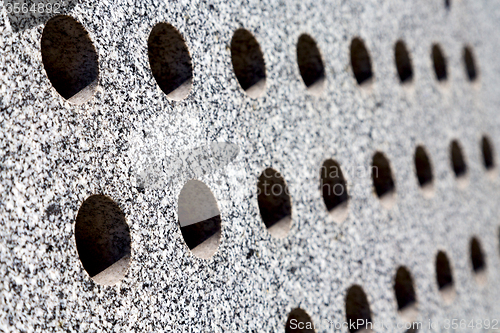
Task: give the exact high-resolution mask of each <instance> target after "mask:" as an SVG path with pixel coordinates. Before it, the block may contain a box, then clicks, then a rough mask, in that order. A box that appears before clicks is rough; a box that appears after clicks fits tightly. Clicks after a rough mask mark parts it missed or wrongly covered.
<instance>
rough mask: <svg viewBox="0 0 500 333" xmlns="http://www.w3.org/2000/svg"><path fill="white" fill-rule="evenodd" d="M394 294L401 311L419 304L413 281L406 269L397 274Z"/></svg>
mask: <svg viewBox="0 0 500 333" xmlns="http://www.w3.org/2000/svg"><path fill="white" fill-rule="evenodd" d="M394 292H395V294H396V300H397V302H398V310H399V311H401V310H404V309H406V308H408V307H410V306H413V305H415V303H416V302H417V298H416V296H415V289H414V288H413V279H412V277H411V274H410V272H409V271H408V270H407V269H406V268H405V267H400V268H399V269H398V271H397V273H396V280H395V283H394Z"/></svg>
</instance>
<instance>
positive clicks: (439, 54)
mask: <svg viewBox="0 0 500 333" xmlns="http://www.w3.org/2000/svg"><path fill="white" fill-rule="evenodd" d="M432 61H433V64H434V73H435V74H436V79H437V80H438V81H440V82H443V81H446V80H447V79H448V70H447V68H446V59H445V57H444V55H443V51H441V47H440V46H439V45H437V44H434V45H433V46H432Z"/></svg>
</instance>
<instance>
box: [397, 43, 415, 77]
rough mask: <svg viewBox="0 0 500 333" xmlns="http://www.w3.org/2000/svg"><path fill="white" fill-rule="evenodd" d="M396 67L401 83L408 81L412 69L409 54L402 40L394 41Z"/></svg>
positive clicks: (411, 74) (411, 75)
mask: <svg viewBox="0 0 500 333" xmlns="http://www.w3.org/2000/svg"><path fill="white" fill-rule="evenodd" d="M395 58H396V68H397V70H398V74H399V79H400V81H401V83H405V82H409V81H411V80H412V78H413V69H412V64H411V60H410V55H409V53H408V50H407V49H406V45H405V43H404V42H402V41H398V42H397V43H396V48H395Z"/></svg>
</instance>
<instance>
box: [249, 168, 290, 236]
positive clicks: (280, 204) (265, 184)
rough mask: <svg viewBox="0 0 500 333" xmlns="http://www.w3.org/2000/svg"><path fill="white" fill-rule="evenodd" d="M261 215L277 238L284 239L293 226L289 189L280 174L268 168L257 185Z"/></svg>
mask: <svg viewBox="0 0 500 333" xmlns="http://www.w3.org/2000/svg"><path fill="white" fill-rule="evenodd" d="M257 192H258V197H257V200H258V203H259V209H260V215H261V217H262V220H263V221H264V224H265V225H266V227H267V229H268V231H269V232H270V233H271V235H273V236H274V237H276V238H284V237H285V236H286V235H287V234H288V231H289V230H290V225H291V215H292V205H291V202H290V196H289V192H288V187H287V185H286V183H285V180H284V179H283V177H282V176H281V174H280V173H279V172H277V171H276V170H274V169H271V168H268V169H266V170H264V172H262V174H261V175H260V177H259V180H258V183H257Z"/></svg>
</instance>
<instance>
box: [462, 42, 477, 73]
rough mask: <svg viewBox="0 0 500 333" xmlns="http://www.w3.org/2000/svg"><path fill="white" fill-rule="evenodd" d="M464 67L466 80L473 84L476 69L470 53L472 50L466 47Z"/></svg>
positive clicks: (472, 55)
mask: <svg viewBox="0 0 500 333" xmlns="http://www.w3.org/2000/svg"><path fill="white" fill-rule="evenodd" d="M463 57H464V66H465V72H466V74H467V78H468V79H469V81H471V82H474V81H476V79H477V69H476V60H475V58H474V54H473V53H472V49H471V48H470V47H468V46H466V47H464V54H463Z"/></svg>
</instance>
